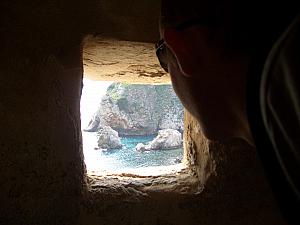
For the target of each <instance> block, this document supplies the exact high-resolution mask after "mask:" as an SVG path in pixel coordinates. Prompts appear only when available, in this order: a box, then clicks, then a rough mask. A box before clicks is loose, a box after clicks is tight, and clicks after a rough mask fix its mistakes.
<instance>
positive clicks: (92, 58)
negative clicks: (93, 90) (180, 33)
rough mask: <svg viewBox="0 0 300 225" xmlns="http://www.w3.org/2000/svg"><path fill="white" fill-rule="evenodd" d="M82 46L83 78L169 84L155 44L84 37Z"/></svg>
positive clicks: (168, 78)
mask: <svg viewBox="0 0 300 225" xmlns="http://www.w3.org/2000/svg"><path fill="white" fill-rule="evenodd" d="M84 43H85V44H84V48H83V63H84V71H85V77H86V78H88V79H92V80H109V81H110V80H111V81H119V82H129V83H149V84H153V83H157V84H160V83H170V76H169V75H168V74H167V73H166V72H165V71H164V70H163V69H162V68H161V66H160V65H159V62H158V59H157V57H156V54H155V45H154V43H145V42H132V41H121V40H113V39H105V38H101V37H92V38H91V37H89V38H86V40H85V42H84Z"/></svg>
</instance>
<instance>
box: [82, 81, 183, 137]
mask: <svg viewBox="0 0 300 225" xmlns="http://www.w3.org/2000/svg"><path fill="white" fill-rule="evenodd" d="M103 126H110V127H111V128H112V129H114V130H116V131H117V132H118V133H119V135H121V136H126V135H150V134H156V133H157V132H158V130H161V129H167V128H170V129H174V130H178V131H180V132H182V130H183V106H182V105H181V103H180V101H179V99H178V98H177V96H176V94H175V93H174V91H173V88H172V86H171V85H143V84H125V83H113V84H112V85H111V86H109V87H108V89H107V92H106V95H105V96H104V97H103V98H102V100H101V103H100V106H99V108H98V110H97V112H96V113H95V115H94V116H93V118H92V119H91V121H90V123H89V126H88V127H87V128H86V129H85V130H86V131H97V130H99V128H100V127H103Z"/></svg>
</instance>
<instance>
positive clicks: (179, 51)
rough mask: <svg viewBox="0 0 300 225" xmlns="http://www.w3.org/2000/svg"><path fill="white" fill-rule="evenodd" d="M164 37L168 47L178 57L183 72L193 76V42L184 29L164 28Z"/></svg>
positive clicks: (185, 74)
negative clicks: (189, 39)
mask: <svg viewBox="0 0 300 225" xmlns="http://www.w3.org/2000/svg"><path fill="white" fill-rule="evenodd" d="M164 39H165V42H166V44H167V46H168V48H169V49H170V50H171V51H172V52H173V54H174V56H175V57H176V59H177V63H178V66H179V68H180V70H181V72H182V74H183V75H184V76H186V77H192V76H193V66H195V65H193V61H194V59H193V58H192V56H193V54H192V52H191V50H192V49H193V48H191V47H192V46H191V43H190V42H189V41H188V39H187V37H186V35H185V33H184V32H182V31H177V30H175V29H166V30H164Z"/></svg>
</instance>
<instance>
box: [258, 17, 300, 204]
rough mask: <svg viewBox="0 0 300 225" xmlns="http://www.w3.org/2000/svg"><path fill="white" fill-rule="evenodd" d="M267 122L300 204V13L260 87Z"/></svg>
mask: <svg viewBox="0 0 300 225" xmlns="http://www.w3.org/2000/svg"><path fill="white" fill-rule="evenodd" d="M260 97H261V99H260V104H261V110H262V112H261V113H262V117H263V121H264V125H265V128H266V131H267V133H268V136H269V138H270V140H271V143H272V145H273V148H274V151H275V152H274V153H275V154H276V158H277V160H278V163H279V164H280V168H281V169H282V171H283V173H284V175H285V178H286V184H279V185H288V186H289V189H290V190H292V191H293V196H294V197H295V200H296V199H297V202H298V207H299V203H300V15H298V17H296V19H295V20H294V21H293V22H292V24H291V25H290V26H289V28H288V29H287V30H286V32H285V33H284V34H283V35H282V36H281V38H280V39H279V40H278V42H277V43H276V44H275V45H274V47H273V49H272V50H271V52H270V54H269V56H268V59H267V61H266V64H265V67H264V72H263V75H262V82H261V87H260Z"/></svg>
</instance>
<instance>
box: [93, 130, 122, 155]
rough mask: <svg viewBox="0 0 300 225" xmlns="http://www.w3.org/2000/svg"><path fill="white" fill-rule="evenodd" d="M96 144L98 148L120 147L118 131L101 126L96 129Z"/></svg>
mask: <svg viewBox="0 0 300 225" xmlns="http://www.w3.org/2000/svg"><path fill="white" fill-rule="evenodd" d="M98 146H99V148H100V149H116V148H122V144H121V139H120V138H119V135H118V132H117V131H115V130H113V129H112V128H111V127H109V126H104V127H101V128H100V129H99V131H98Z"/></svg>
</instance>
